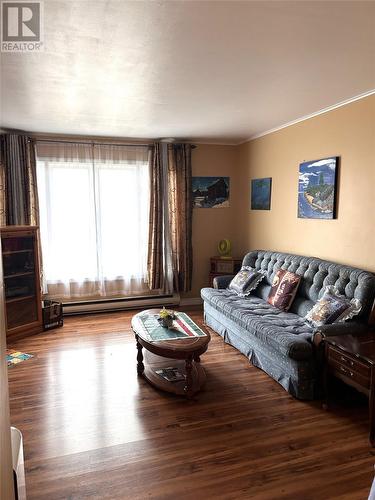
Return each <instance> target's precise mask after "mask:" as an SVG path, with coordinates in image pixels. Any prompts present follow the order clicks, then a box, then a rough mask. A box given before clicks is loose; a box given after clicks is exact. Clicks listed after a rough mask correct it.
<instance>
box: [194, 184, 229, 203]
mask: <svg viewBox="0 0 375 500" xmlns="http://www.w3.org/2000/svg"><path fill="white" fill-rule="evenodd" d="M192 191H193V206H194V207H197V208H225V207H229V177H193V179H192Z"/></svg>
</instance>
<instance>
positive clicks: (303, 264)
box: [243, 250, 375, 322]
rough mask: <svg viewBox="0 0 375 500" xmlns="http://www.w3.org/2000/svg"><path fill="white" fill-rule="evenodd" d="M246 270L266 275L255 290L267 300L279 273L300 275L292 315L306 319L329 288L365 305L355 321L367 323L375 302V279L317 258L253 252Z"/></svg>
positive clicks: (249, 256)
mask: <svg viewBox="0 0 375 500" xmlns="http://www.w3.org/2000/svg"><path fill="white" fill-rule="evenodd" d="M243 265H244V266H251V267H253V268H255V269H258V270H259V269H262V270H263V271H266V278H264V280H263V281H262V282H261V283H260V285H259V286H258V287H257V289H256V290H255V295H257V296H258V297H261V298H263V299H264V300H267V297H268V294H269V291H270V288H271V283H272V280H273V277H274V275H275V272H276V271H277V270H278V269H280V268H281V269H286V270H288V271H291V272H293V273H297V274H300V275H301V276H302V280H301V283H300V286H299V288H298V291H297V295H296V297H295V299H294V302H293V304H292V307H291V308H290V311H291V312H294V313H296V314H298V315H299V316H305V315H306V313H307V312H308V311H309V310H310V309H311V308H312V307H313V305H314V303H315V302H316V301H317V300H318V299H319V298H320V297H321V296H322V295H323V292H324V289H325V287H326V286H327V285H334V286H335V287H336V288H337V290H338V291H339V292H340V294H342V295H345V296H346V297H347V298H348V299H352V298H353V297H354V298H356V299H359V300H360V301H361V303H362V310H361V312H360V314H359V315H358V316H356V317H355V320H356V321H362V322H366V321H367V320H368V317H369V314H370V312H371V309H372V306H373V303H374V299H375V275H374V274H372V273H370V272H368V271H364V270H362V269H356V268H355V267H350V266H346V265H343V264H336V263H334V262H329V261H326V260H321V259H318V258H316V257H304V256H302V255H293V254H288V253H279V252H269V251H265V250H254V251H252V252H249V253H248V254H246V255H245V257H244V259H243Z"/></svg>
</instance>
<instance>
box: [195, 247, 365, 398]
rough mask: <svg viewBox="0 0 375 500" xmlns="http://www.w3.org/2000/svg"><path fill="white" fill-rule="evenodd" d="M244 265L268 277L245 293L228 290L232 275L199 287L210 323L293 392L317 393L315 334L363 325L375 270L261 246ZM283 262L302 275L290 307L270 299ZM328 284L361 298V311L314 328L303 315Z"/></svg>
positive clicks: (299, 394) (357, 330)
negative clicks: (280, 306)
mask: <svg viewBox="0 0 375 500" xmlns="http://www.w3.org/2000/svg"><path fill="white" fill-rule="evenodd" d="M243 265H245V266H251V267H253V268H255V269H262V270H264V271H266V277H265V278H264V279H263V281H262V282H261V283H260V285H259V286H258V288H257V289H256V290H255V291H254V292H252V293H251V295H249V296H248V297H246V298H241V297H238V296H237V295H235V294H234V293H232V292H231V291H229V290H227V286H228V284H229V282H230V280H231V279H232V278H233V276H221V277H219V278H215V282H214V288H203V289H202V290H201V296H202V298H203V301H204V317H205V322H206V324H207V326H209V327H210V328H212V329H213V330H214V331H215V332H217V333H219V334H220V335H221V336H222V337H223V338H224V341H225V342H227V343H229V344H231V345H233V346H234V347H236V348H237V349H238V350H239V351H241V352H242V353H243V354H245V355H246V356H247V357H248V358H249V360H250V361H251V363H252V364H253V365H254V366H257V367H258V368H261V369H262V370H264V371H265V372H267V373H268V374H269V375H270V376H271V377H272V378H274V379H275V380H276V381H277V382H279V383H280V384H281V385H282V386H283V387H284V388H285V389H286V390H287V391H288V392H290V394H292V395H293V396H295V397H297V398H299V399H313V398H314V397H316V394H317V391H316V390H317V386H318V380H319V373H318V372H319V366H320V364H319V363H318V356H317V348H316V346H315V344H314V341H313V340H314V336H317V335H319V336H321V337H322V336H327V335H338V334H343V333H346V332H350V333H354V334H355V333H360V332H361V331H364V330H365V329H366V324H367V321H368V318H369V315H370V312H371V310H372V306H373V303H374V298H375V276H374V275H373V274H371V273H369V272H367V271H363V270H361V269H356V268H353V267H349V266H345V265H340V264H335V263H333V262H328V261H324V260H321V259H318V258H315V257H303V256H300V255H292V254H286V253H278V252H269V251H263V250H256V251H252V252H250V253H248V254H247V255H246V256H245V258H244V259H243ZM280 268H282V269H287V270H289V271H292V272H294V273H297V274H300V275H301V276H302V277H303V278H302V280H301V283H300V286H299V288H298V292H297V295H296V297H295V299H294V302H293V304H292V307H291V309H290V310H289V311H288V312H284V311H281V310H279V309H276V308H275V307H273V306H271V305H270V304H268V303H267V297H268V293H269V291H270V285H271V283H272V279H273V276H274V274H275V272H276V270H277V269H280ZM327 285H334V286H335V287H336V288H337V289H338V290H339V292H340V293H341V294H342V295H345V296H347V297H348V298H353V297H355V298H357V299H359V300H360V301H361V303H362V306H363V307H362V310H361V313H360V315H358V316H357V317H355V318H353V320H351V321H349V322H346V323H336V324H333V325H325V326H323V327H320V328H319V330H318V331H314V329H313V328H312V327H310V326H309V325H307V324H306V323H305V321H304V316H305V315H306V313H307V312H308V311H309V310H310V309H311V308H312V307H313V305H314V303H315V302H316V301H317V300H318V298H320V297H321V295H322V294H323V291H324V288H325V287H326V286H327Z"/></svg>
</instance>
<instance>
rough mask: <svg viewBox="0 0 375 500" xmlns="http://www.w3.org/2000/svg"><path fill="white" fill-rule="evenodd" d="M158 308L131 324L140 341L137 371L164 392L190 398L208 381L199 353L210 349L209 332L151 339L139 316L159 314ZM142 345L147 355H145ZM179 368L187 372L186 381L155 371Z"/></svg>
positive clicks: (134, 318) (136, 316)
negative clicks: (185, 336)
mask: <svg viewBox="0 0 375 500" xmlns="http://www.w3.org/2000/svg"><path fill="white" fill-rule="evenodd" d="M158 312H159V310H158V309H149V310H147V311H142V313H138V314H136V315H135V316H133V318H132V322H131V326H132V330H133V332H134V335H135V339H136V342H137V372H138V375H140V376H143V377H144V378H145V379H146V380H147V381H148V382H149V383H150V384H151V385H153V386H155V387H157V388H158V389H161V390H163V391H167V392H172V393H174V394H178V395H185V396H186V397H187V398H188V399H190V398H191V397H192V396H193V395H194V394H195V393H197V392H198V391H199V390H200V388H201V387H202V386H203V384H204V382H205V381H206V375H205V372H204V369H203V368H202V366H201V364H200V356H201V355H202V354H203V353H204V352H206V351H207V347H208V343H209V341H210V334H209V333H208V332H207V331H206V330H205V333H207V336H205V337H188V338H183V339H177V340H163V341H156V342H151V341H149V340H148V339H147V338H146V336H145V335H144V333H143V329H142V328H141V325H140V320H139V318H138V316H139V314H145V313H149V314H157V313H158ZM143 348H144V349H145V355H143V352H142V351H143ZM167 367H176V368H178V369H179V371H180V372H182V373H184V374H185V380H183V381H180V382H169V381H167V380H165V379H163V378H162V377H161V376H160V375H158V374H157V373H156V372H155V370H158V369H162V368H167Z"/></svg>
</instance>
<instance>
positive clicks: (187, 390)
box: [184, 357, 193, 399]
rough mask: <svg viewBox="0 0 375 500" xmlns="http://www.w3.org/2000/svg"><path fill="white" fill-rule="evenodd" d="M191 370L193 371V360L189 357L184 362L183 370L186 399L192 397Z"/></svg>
mask: <svg viewBox="0 0 375 500" xmlns="http://www.w3.org/2000/svg"><path fill="white" fill-rule="evenodd" d="M192 369H193V360H192V358H191V357H189V358H187V359H186V361H185V370H186V385H185V388H184V391H185V394H186V397H187V398H188V399H191V397H192V396H193V375H192Z"/></svg>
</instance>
